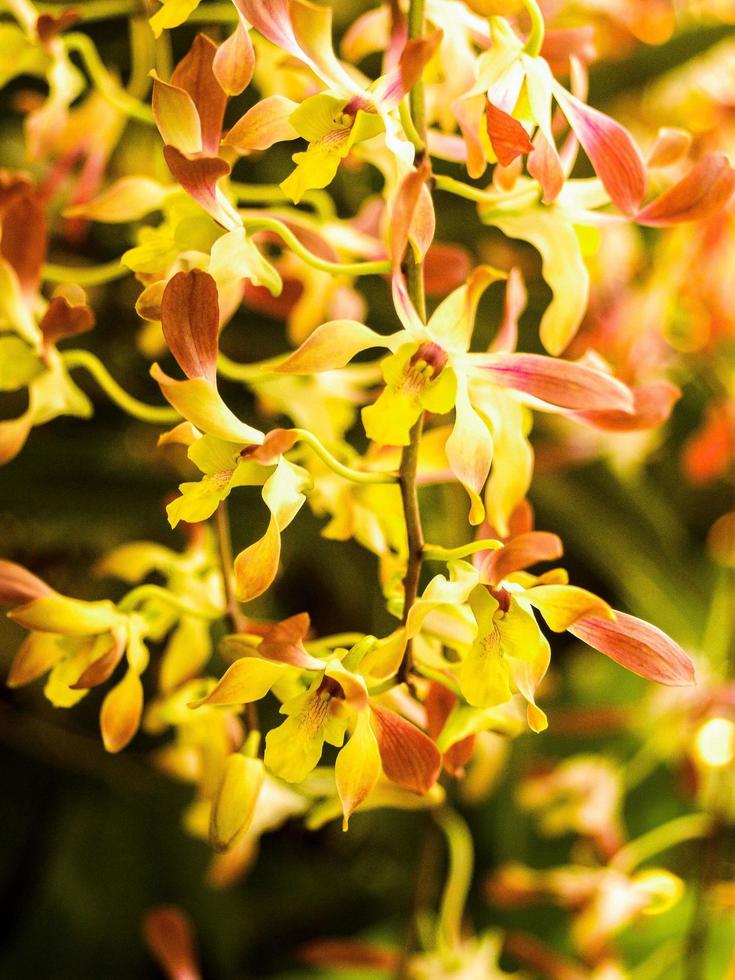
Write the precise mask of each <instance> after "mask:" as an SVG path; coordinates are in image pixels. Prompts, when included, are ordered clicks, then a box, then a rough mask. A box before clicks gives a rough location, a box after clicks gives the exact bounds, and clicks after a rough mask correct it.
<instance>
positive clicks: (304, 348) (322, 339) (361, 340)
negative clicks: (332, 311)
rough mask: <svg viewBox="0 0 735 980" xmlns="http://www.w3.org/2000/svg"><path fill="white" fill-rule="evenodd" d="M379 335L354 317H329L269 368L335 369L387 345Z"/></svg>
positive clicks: (299, 371)
mask: <svg viewBox="0 0 735 980" xmlns="http://www.w3.org/2000/svg"><path fill="white" fill-rule="evenodd" d="M387 340H388V338H386V337H383V336H381V335H380V334H378V333H376V332H375V331H374V330H371V329H370V327H366V326H365V324H364V323H358V321H357V320H332V321H330V322H329V323H323V324H322V325H321V326H319V327H317V328H316V330H315V331H314V332H313V333H311V334H309V336H308V337H307V338H306V340H305V341H304V343H303V344H302V345H301V347H299V348H298V350H295V351H294V352H293V354H290V355H289V356H288V357H287V358H286V360H285V361H281V363H280V364H277V365H276V366H275V367H273V368H272V370H274V371H279V372H281V373H283V374H315V373H317V372H319V371H336V370H339V368H343V367H345V366H346V365H347V364H349V362H350V361H351V360H352V358H353V357H354V356H355V355H356V354H359V353H361V352H362V351H364V350H369V349H370V348H371V347H388V346H389V345H388V343H386V341H387Z"/></svg>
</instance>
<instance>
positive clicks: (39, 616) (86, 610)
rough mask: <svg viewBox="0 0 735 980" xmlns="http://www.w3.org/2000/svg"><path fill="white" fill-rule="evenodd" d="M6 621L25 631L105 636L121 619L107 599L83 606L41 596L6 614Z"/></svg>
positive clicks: (57, 597) (79, 600) (66, 600)
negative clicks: (8, 620)
mask: <svg viewBox="0 0 735 980" xmlns="http://www.w3.org/2000/svg"><path fill="white" fill-rule="evenodd" d="M8 618H9V619H12V620H13V621H14V622H16V623H18V624H19V625H20V626H25V628H26V629H29V630H41V631H42V632H44V633H61V634H62V635H64V636H93V635H95V634H97V633H106V632H107V631H108V630H110V629H112V628H113V627H115V626H119V625H120V624H121V623H122V622H124V619H125V617H124V616H122V615H121V614H120V613H119V612H118V611H117V609H116V608H115V606H114V604H113V603H112V602H110V601H109V600H107V599H103V600H101V601H100V602H84V601H83V600H81V599H70V598H68V597H67V596H63V595H56V594H55V595H47V596H41V598H40V599H34V600H33V601H32V602H27V603H26V604H25V605H24V606H18V607H17V608H15V609H12V610H11V611H10V612H9V613H8Z"/></svg>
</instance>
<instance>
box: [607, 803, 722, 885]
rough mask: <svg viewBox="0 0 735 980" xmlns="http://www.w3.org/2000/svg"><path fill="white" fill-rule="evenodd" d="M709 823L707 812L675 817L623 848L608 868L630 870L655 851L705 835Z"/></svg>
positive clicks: (708, 829)
mask: <svg viewBox="0 0 735 980" xmlns="http://www.w3.org/2000/svg"><path fill="white" fill-rule="evenodd" d="M712 826H713V822H712V817H711V816H710V815H709V814H707V813H688V814H686V815H685V816H683V817H676V818H674V820H669V821H668V823H664V824H661V826H660V827H654V828H653V830H649V831H648V833H647V834H642V835H641V836H640V837H637V838H636V839H635V840H633V841H631V842H630V843H629V844H626V845H625V847H622V848H621V849H620V850H619V851H618V853H617V854H616V855H615V857H614V858H613V859H612V861H611V862H610V867H612V868H616V869H617V870H620V871H624V872H626V873H629V872H631V871H633V870H635V868H637V867H638V865H640V864H642V863H643V862H644V861H647V860H648V859H649V858H651V857H653V856H654V855H655V854H658V853H660V852H661V851H666V850H668V848H670V847H674V846H675V845H676V844H682V843H683V842H684V841H688V840H693V839H694V838H697V837H707V836H708V835H709V834H710V833H711V831H712Z"/></svg>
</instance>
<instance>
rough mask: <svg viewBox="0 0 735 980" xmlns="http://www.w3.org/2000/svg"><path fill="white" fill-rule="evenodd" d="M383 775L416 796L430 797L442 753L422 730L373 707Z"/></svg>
mask: <svg viewBox="0 0 735 980" xmlns="http://www.w3.org/2000/svg"><path fill="white" fill-rule="evenodd" d="M370 707H371V711H372V720H373V726H374V729H375V735H376V737H377V739H378V748H379V750H380V758H381V761H382V763H383V771H384V772H385V774H386V776H387V777H388V779H390V780H392V781H393V782H394V783H398V785H399V786H403V787H404V788H405V789H408V790H411V792H413V793H421V794H423V793H428V792H429V790H430V789H431V787H432V786H433V785H434V783H435V782H436V780H437V778H438V776H439V771H440V769H441V752H440V751H439V749H438V748H437V747H436V745H435V744H434V742H432V741H431V739H430V738H429V736H428V735H425V734H424V732H422V731H421V729H419V728H417V727H416V726H415V725H412V724H411V722H410V721H406V719H405V718H401V716H400V715H397V714H395V712H393V711H388V710H387V709H386V708H381V707H378V705H375V704H371V706H370Z"/></svg>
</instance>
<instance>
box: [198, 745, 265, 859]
mask: <svg viewBox="0 0 735 980" xmlns="http://www.w3.org/2000/svg"><path fill="white" fill-rule="evenodd" d="M264 779H265V767H264V766H263V761H262V759H252V758H247V757H246V756H244V755H241V754H240V753H239V752H233V753H232V755H230V756H228V759H227V762H226V763H225V768H224V772H223V774H222V780H221V781H220V784H219V786H218V788H217V792H216V793H215V797H214V800H213V801H212V810H211V814H210V819H209V840H210V843H211V844H212V847H214V849H215V850H216V851H226V850H228V849H229V848H230V847H232V845H233V844H234V843H235V841H236V839H237V838H238V837H240V836H241V835H242V834H244V833H246V831H247V829H248V827H249V826H250V824H251V823H252V820H253V816H254V814H255V808H256V806H257V803H258V797H259V796H260V790H261V788H262V786H263V780H264Z"/></svg>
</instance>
